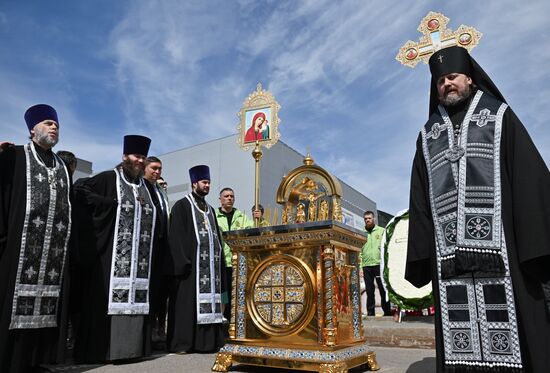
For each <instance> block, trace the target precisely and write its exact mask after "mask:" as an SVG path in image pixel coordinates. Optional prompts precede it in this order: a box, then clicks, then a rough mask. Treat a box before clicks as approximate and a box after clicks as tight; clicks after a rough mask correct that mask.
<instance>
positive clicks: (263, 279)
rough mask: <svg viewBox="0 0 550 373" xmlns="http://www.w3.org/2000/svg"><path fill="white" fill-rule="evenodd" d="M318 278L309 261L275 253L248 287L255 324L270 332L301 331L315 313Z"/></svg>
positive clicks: (248, 306)
mask: <svg viewBox="0 0 550 373" xmlns="http://www.w3.org/2000/svg"><path fill="white" fill-rule="evenodd" d="M314 279H315V278H314V275H313V273H312V271H311V269H310V268H309V267H308V266H307V264H305V263H304V262H303V261H302V260H301V259H299V258H296V257H293V256H290V255H285V254H280V255H275V256H272V257H268V258H267V259H265V260H264V261H263V262H261V263H259V264H258V266H257V267H256V268H255V270H254V272H253V273H252V275H251V277H250V281H249V283H248V285H247V290H246V293H247V294H248V295H247V298H246V302H247V309H248V310H250V312H251V318H252V321H253V323H254V324H255V325H256V326H257V327H258V328H259V329H260V330H261V331H262V332H264V333H266V334H268V335H273V336H285V335H290V334H293V333H298V332H299V331H300V330H302V329H303V328H304V327H306V326H307V325H308V324H309V322H310V321H311V319H312V317H313V315H314V311H315V307H314V304H313V299H315V289H314V287H313V284H314Z"/></svg>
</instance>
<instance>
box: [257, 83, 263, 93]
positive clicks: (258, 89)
mask: <svg viewBox="0 0 550 373" xmlns="http://www.w3.org/2000/svg"><path fill="white" fill-rule="evenodd" d="M261 91H262V83H258V85H256V92H261Z"/></svg>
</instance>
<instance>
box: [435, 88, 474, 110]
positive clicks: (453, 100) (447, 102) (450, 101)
mask: <svg viewBox="0 0 550 373" xmlns="http://www.w3.org/2000/svg"><path fill="white" fill-rule="evenodd" d="M471 92H472V90H471V88H470V87H468V89H467V90H466V91H464V92H462V93H458V94H456V95H452V96H449V95H447V96H446V97H444V98H441V97H440V98H439V102H441V104H442V105H443V106H456V105H458V104H460V103H461V102H463V101H464V100H466V99H467V98H468V97H470V93H471Z"/></svg>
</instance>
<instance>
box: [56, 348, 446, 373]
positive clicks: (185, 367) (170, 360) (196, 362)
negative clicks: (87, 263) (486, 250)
mask: <svg viewBox="0 0 550 373" xmlns="http://www.w3.org/2000/svg"><path fill="white" fill-rule="evenodd" d="M372 350H373V351H374V352H375V353H376V358H377V361H378V364H379V365H380V370H379V371H378V372H380V373H435V350H431V349H415V348H399V347H373V348H372ZM215 358H216V354H188V355H177V354H158V355H154V356H152V357H151V358H149V359H147V360H139V361H135V362H128V363H126V364H116V365H111V364H108V365H64V366H51V367H49V368H50V370H51V371H54V372H67V373H68V372H71V373H81V372H90V373H138V372H140V373H141V372H152V373H208V372H211V370H210V369H211V368H212V365H213V364H214V361H215ZM363 371H364V370H362V369H353V370H351V371H350V373H359V372H363ZM230 372H246V373H256V372H257V373H283V372H287V370H284V369H275V368H262V367H255V366H247V365H236V366H233V367H232V368H231V369H230ZM292 372H296V371H292Z"/></svg>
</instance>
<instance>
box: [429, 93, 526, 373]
mask: <svg viewBox="0 0 550 373" xmlns="http://www.w3.org/2000/svg"><path fill="white" fill-rule="evenodd" d="M480 99H481V91H478V93H477V94H476V97H475V98H474V100H473V101H472V103H471V105H470V108H469V110H468V113H467V115H466V117H465V120H464V122H463V124H462V132H461V136H460V139H459V140H458V143H457V144H455V143H454V142H453V141H452V139H450V138H449V139H448V147H449V149H451V148H452V147H453V146H455V147H456V146H460V144H466V148H465V150H466V151H465V155H463V156H462V157H461V158H460V159H459V161H458V162H456V163H450V166H451V168H452V170H453V177H454V181H455V182H456V181H458V183H456V185H457V189H458V196H457V197H456V198H457V199H458V204H457V209H454V210H453V209H449V211H448V212H447V210H445V209H442V208H441V207H445V206H442V205H443V204H446V203H448V199H449V198H451V197H452V196H453V195H454V191H453V190H451V191H446V192H445V193H444V194H441V195H435V194H434V180H433V172H434V170H435V169H436V167H437V168H440V167H441V165H440V162H439V163H436V164H435V165H434V162H431V159H430V157H431V154H430V145H431V141H433V140H430V138H428V137H427V136H426V130H425V128H422V131H421V134H422V146H423V153H424V159H425V160H426V165H427V169H428V179H429V195H430V201H431V205H432V211H434V216H433V218H434V223H435V224H434V226H435V231H436V246H437V269H438V277H439V290H440V300H441V302H440V303H441V317H442V326H443V328H442V333H443V346H444V363H445V364H448V365H468V366H471V365H474V366H488V367H492V366H507V367H515V368H521V367H522V362H521V354H520V348H519V337H518V330H517V322H516V314H515V305H514V296H513V288H512V280H511V277H510V271H509V266H508V257H507V252H506V243H505V240H504V234H503V231H502V220H501V197H500V193H501V191H500V152H499V145H500V137H501V131H502V118H503V115H504V112H505V110H506V108H507V105H506V104H500V106H498V110H497V114H496V115H490V110H489V109H483V110H489V111H488V112H487V111H483V110H482V111H483V113H481V112H480V113H479V114H476V115H472V113H473V112H474V110H475V108H476V106H477V104H478V103H479V101H480ZM487 100H490V98H487ZM441 109H442V108H440V111H441V115H442V117H443V119H444V121H445V123H446V124H447V126H448V128H452V127H450V126H452V124H451V123H450V120H449V118H448V116H447V115H446V112H445V111H444V110H441ZM469 117H471V121H472V123H471V125H472V126H475V127H473V128H479V129H482V130H483V131H486V130H489V131H491V132H492V133H493V135H492V136H493V143H492V144H489V143H487V144H484V143H481V142H479V141H476V140H474V141H471V143H468V140H469V139H470V137H469V135H468V133H469V125H468V123H470V119H469ZM491 122H494V124H493V125H489V124H490V123H491ZM480 124H481V125H480ZM474 138H475V137H474ZM440 141H441V140H440ZM469 158H482V159H484V162H486V161H485V159H488V160H490V162H491V163H492V170H491V171H490V172H491V176H492V177H493V180H494V186H491V185H468V184H467V183H468V180H467V178H466V166H467V164H468V163H467V162H468V159H469ZM432 159H433V158H432ZM455 167H456V171H457V172H458V175H455ZM457 176H458V180H457ZM467 197H468V198H467ZM473 197H477V198H473ZM486 202H490V204H492V205H493V206H492V207H487V208H485V207H478V206H476V205H478V204H480V203H486ZM467 203H468V204H470V206H469V207H467V206H468V205H467ZM471 205H474V206H473V207H471ZM435 206H439V207H440V208H439V209H436V208H435ZM443 213H446V215H443ZM455 251H457V252H471V253H490V254H495V253H496V254H499V255H501V257H502V259H503V262H504V265H505V273H504V274H503V276H501V277H480V276H474V275H470V276H469V277H459V278H452V279H442V278H441V268H442V263H443V262H447V261H449V260H453V259H454V257H455V255H454V253H455ZM457 289H458V290H459V293H461V294H462V296H459V297H457V296H456V294H455V295H453V296H451V298H453V297H454V298H453V299H449V298H448V295H449V294H451V293H448V291H451V290H453V291H454V292H456V291H457ZM485 292H487V293H488V294H493V297H494V294H500V295H501V298H502V299H501V300H500V301H499V302H497V303H494V301H493V303H491V298H488V299H485ZM488 315H492V316H491V318H489V316H488Z"/></svg>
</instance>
